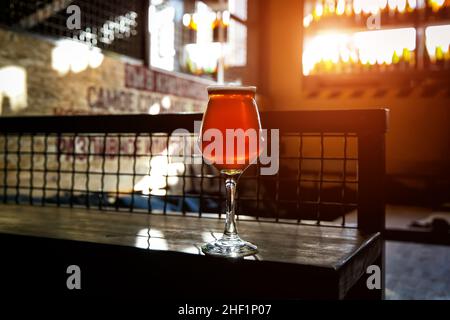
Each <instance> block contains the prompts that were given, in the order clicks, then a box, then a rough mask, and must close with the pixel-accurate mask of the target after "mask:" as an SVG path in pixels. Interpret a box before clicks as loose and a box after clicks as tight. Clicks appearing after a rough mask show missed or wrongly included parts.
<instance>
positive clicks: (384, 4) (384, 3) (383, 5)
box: [378, 0, 416, 9]
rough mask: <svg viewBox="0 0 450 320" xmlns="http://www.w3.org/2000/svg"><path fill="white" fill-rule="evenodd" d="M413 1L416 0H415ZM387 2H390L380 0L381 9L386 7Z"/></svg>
mask: <svg viewBox="0 0 450 320" xmlns="http://www.w3.org/2000/svg"><path fill="white" fill-rule="evenodd" d="M413 1H416V0H413ZM387 3H388V0H378V7H379V8H380V9H386V6H387Z"/></svg>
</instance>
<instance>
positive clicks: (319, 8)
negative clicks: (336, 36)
mask: <svg viewBox="0 0 450 320" xmlns="http://www.w3.org/2000/svg"><path fill="white" fill-rule="evenodd" d="M322 14H323V5H322V3H320V2H317V3H316V16H317V17H321V16H322Z"/></svg>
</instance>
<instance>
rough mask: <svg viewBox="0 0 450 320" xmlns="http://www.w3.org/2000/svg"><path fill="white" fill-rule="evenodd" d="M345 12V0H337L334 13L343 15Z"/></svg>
mask: <svg viewBox="0 0 450 320" xmlns="http://www.w3.org/2000/svg"><path fill="white" fill-rule="evenodd" d="M344 12H345V0H338V3H337V6H336V14H337V15H339V16H340V15H343V14H344Z"/></svg>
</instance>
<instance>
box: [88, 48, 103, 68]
mask: <svg viewBox="0 0 450 320" xmlns="http://www.w3.org/2000/svg"><path fill="white" fill-rule="evenodd" d="M103 58H104V56H103V54H102V52H101V51H100V49H99V48H91V50H89V66H90V67H91V68H93V69H95V68H98V67H100V65H101V64H102V62H103Z"/></svg>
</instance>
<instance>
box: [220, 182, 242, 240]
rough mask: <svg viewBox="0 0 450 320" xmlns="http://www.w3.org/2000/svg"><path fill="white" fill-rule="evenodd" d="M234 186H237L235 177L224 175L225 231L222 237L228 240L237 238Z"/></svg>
mask: <svg viewBox="0 0 450 320" xmlns="http://www.w3.org/2000/svg"><path fill="white" fill-rule="evenodd" d="M236 184H237V175H225V190H226V218H225V231H224V232H223V237H224V238H225V239H228V240H232V239H238V238H239V236H238V231H237V227H236V217H235V213H236Z"/></svg>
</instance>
